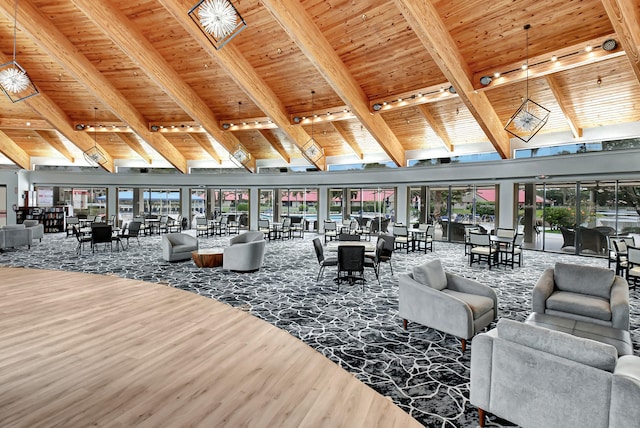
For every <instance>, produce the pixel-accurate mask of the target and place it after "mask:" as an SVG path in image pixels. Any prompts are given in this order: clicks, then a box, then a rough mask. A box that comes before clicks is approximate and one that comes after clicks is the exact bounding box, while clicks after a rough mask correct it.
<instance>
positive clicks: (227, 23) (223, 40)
mask: <svg viewBox="0 0 640 428" xmlns="http://www.w3.org/2000/svg"><path fill="white" fill-rule="evenodd" d="M189 17H190V18H191V19H192V20H193V22H195V23H196V25H197V26H198V28H199V29H200V31H202V32H203V33H204V35H205V36H206V37H207V39H209V41H210V42H211V44H212V45H213V47H215V48H216V50H219V49H221V48H222V47H223V46H224V45H226V44H227V43H228V42H229V41H230V40H231V39H233V38H234V37H235V36H237V35H238V34H239V33H240V32H241V31H242V30H244V29H245V28H246V26H247V23H246V22H244V19H242V16H240V13H238V11H237V10H236V8H235V7H234V6H233V4H231V2H230V1H229V0H200V1H199V2H198V3H196V5H195V6H193V7H192V8H191V9H190V10H189Z"/></svg>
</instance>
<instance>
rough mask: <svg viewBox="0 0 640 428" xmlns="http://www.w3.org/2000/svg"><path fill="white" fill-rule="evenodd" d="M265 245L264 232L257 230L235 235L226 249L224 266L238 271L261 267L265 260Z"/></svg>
mask: <svg viewBox="0 0 640 428" xmlns="http://www.w3.org/2000/svg"><path fill="white" fill-rule="evenodd" d="M265 245H266V241H265V240H264V234H263V233H262V232H260V231H257V230H250V231H247V232H245V233H242V234H240V235H238V236H234V237H233V238H231V239H230V240H229V246H228V247H226V248H225V249H224V256H223V257H224V258H223V260H222V268H223V269H227V270H233V271H238V272H252V271H256V270H258V269H260V268H261V267H262V263H263V262H264V252H265Z"/></svg>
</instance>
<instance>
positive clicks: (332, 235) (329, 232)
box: [324, 220, 338, 244]
mask: <svg viewBox="0 0 640 428" xmlns="http://www.w3.org/2000/svg"><path fill="white" fill-rule="evenodd" d="M337 237H338V225H337V224H336V222H335V221H330V220H325V221H324V243H325V244H326V243H327V240H329V241H333V240H334V239H336V238H337Z"/></svg>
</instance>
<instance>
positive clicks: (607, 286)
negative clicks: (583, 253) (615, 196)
mask: <svg viewBox="0 0 640 428" xmlns="http://www.w3.org/2000/svg"><path fill="white" fill-rule="evenodd" d="M532 307H533V312H538V313H541V314H549V315H556V316H559V317H565V318H570V319H574V320H578V321H587V322H591V323H594V324H601V325H605V326H608V327H613V328H619V329H621V330H629V286H628V285H627V281H626V280H625V279H624V278H622V277H620V276H618V275H615V274H614V272H613V271H611V270H609V269H605V268H599V267H593V266H581V265H574V264H568V263H556V264H555V267H554V268H549V269H546V270H545V271H544V272H543V273H542V276H541V277H540V279H539V280H538V282H537V283H536V285H535V286H534V287H533V295H532Z"/></svg>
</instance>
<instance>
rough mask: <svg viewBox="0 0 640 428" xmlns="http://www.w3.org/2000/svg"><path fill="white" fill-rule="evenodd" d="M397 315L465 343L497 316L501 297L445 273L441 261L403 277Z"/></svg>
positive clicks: (423, 266) (425, 265) (419, 268)
mask: <svg viewBox="0 0 640 428" xmlns="http://www.w3.org/2000/svg"><path fill="white" fill-rule="evenodd" d="M399 281H400V282H399V290H398V315H399V316H400V317H401V318H403V321H404V327H405V329H406V327H407V321H415V322H417V323H418V324H422V325H424V326H426V327H431V328H434V329H436V330H440V331H442V332H444V333H448V334H451V335H454V336H456V337H459V338H460V339H461V345H462V352H464V351H465V349H466V341H467V340H468V339H470V338H472V337H473V336H474V335H475V334H476V333H477V332H478V331H480V330H482V329H483V328H485V327H486V326H487V325H489V324H490V323H491V322H492V321H493V320H495V319H496V318H497V314H498V297H497V295H496V292H495V291H494V290H493V289H492V288H491V287H489V286H488V285H484V284H480V283H479V282H477V281H474V280H472V279H468V278H464V277H461V276H458V275H455V274H453V273H449V272H445V271H444V269H443V268H442V265H441V263H440V260H437V259H436V260H432V261H430V262H427V263H424V264H422V265H418V266H415V267H414V268H413V270H412V272H411V273H404V274H400V276H399Z"/></svg>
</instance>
